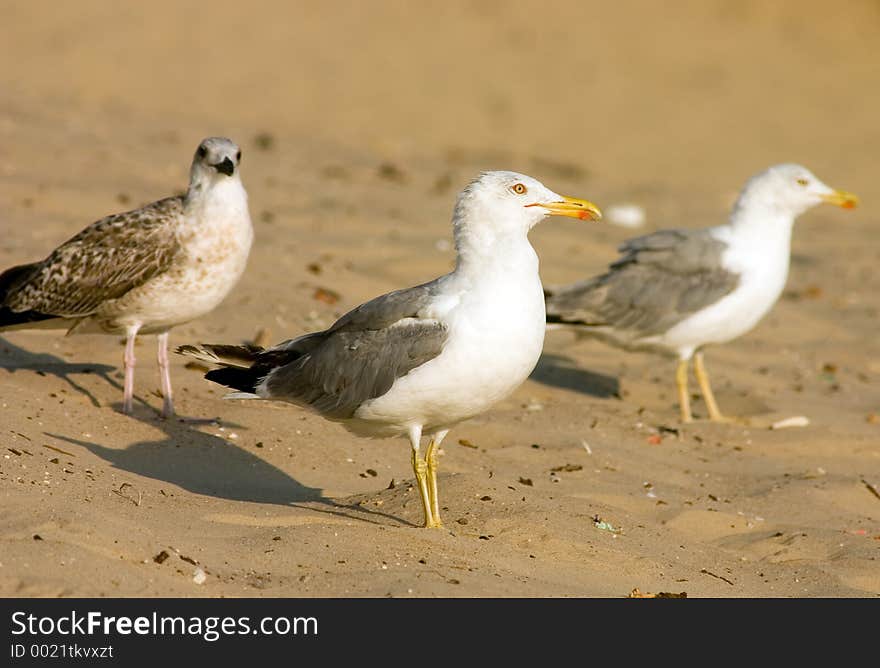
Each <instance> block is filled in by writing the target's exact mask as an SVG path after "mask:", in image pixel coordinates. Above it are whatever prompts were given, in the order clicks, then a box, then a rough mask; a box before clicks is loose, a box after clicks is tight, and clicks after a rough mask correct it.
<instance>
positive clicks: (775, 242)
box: [728, 198, 796, 252]
mask: <svg viewBox="0 0 880 668" xmlns="http://www.w3.org/2000/svg"><path fill="white" fill-rule="evenodd" d="M795 218H796V216H795V214H793V213H792V212H791V211H786V210H783V209H780V208H779V207H777V206H773V205H767V204H765V203H763V202H761V201H755V200H748V199H744V198H740V200H739V201H737V203H736V205H735V206H734V208H733V212H732V213H731V214H730V220H729V222H728V227H729V228H730V231H731V234H732V236H733V237H734V238H736V239H738V240H739V241H741V242H743V243H747V244H758V245H763V246H773V247H777V248H780V249H783V248H784V249H785V251H786V252H788V249H789V247H790V245H791V230H792V227H794V221H795Z"/></svg>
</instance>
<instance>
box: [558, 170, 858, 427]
mask: <svg viewBox="0 0 880 668" xmlns="http://www.w3.org/2000/svg"><path fill="white" fill-rule="evenodd" d="M822 202H829V203H831V204H836V205H838V206H841V207H844V208H852V207H854V206H855V205H856V203H857V202H858V199H857V198H856V197H855V195H852V194H850V193H847V192H843V191H840V190H833V189H831V188H829V187H828V186H826V185H825V184H824V183H822V182H821V181H820V180H819V179H817V178H816V177H815V176H814V175H813V174H812V173H811V172H810V171H809V170H807V169H806V168H804V167H801V166H800V165H793V164H784V165H776V166H775V167H771V168H770V169H768V170H766V171H764V172H761V173H760V174H756V175H755V176H753V177H752V178H751V179H749V181H748V182H747V183H746V185H745V188H743V190H742V192H741V193H740V195H739V199H738V200H737V202H736V204H735V205H734V207H733V212H732V213H731V215H730V219H729V221H728V222H727V224H725V225H719V226H718V227H711V228H708V229H683V230H662V231H660V232H655V233H653V234H649V235H646V236H642V237H638V238H636V239H630V240H629V241H627V242H625V243H624V244H623V245H622V246H621V247H620V249H619V250H620V253H621V257H620V259H618V260H617V261H615V262H614V263H613V264H612V265H611V266H610V268H609V270H608V271H607V272H606V273H604V274H602V275H601V276H597V277H595V278H590V279H587V280H585V281H582V282H580V283H575V284H574V285H569V286H567V287H562V288H558V289H549V290H547V292H546V297H547V322H548V323H549V324H550V326H554V325H565V326H568V327H574V328H577V331H578V332H579V333H583V334H587V335H592V336H595V337H598V338H600V339H603V340H605V341H607V342H609V343H612V344H614V345H617V346H620V347H622V348H624V349H626V350H640V349H647V350H655V351H659V352H663V353H667V354H670V353H671V354H673V355H677V356H678V359H679V362H678V369H677V371H676V374H675V382H676V386H677V388H678V398H679V405H680V408H681V419H682V421H683V422H690V421H691V420H692V419H693V416H692V414H691V407H690V395H689V394H688V362H689V361H690V359H691V358H692V357H693V359H694V372H695V374H696V376H697V382H698V383H699V385H700V391H701V392H702V394H703V398H704V399H705V401H706V408H707V409H708V411H709V418H710V419H711V420H713V421H724V420H726V418H725V416H724V415H723V414H722V413H721V411H720V410H719V409H718V404H717V402H716V401H715V397H714V395H713V394H712V387H711V385H710V384H709V375H708V374H707V373H706V368H705V366H704V364H703V353H702V348H703V347H704V346H706V345H709V344H713V343H725V342H726V341H730V340H732V339H735V338H736V337H738V336H741V335H742V334H745V333H746V332H748V331H749V330H750V329H752V328H753V327H754V326H755V325H756V324H757V323H758V321H760V320H761V318H763V317H764V316H765V315H766V314H767V313H768V312H769V311H770V309H771V308H772V307H773V305H774V304H775V303H776V300H777V299H778V298H779V295H780V294H781V293H782V289H783V287H784V286H785V281H786V277H787V276H788V262H789V255H790V246H791V230H792V226H793V224H794V221H795V218H797V216H799V215H800V214H802V213H804V212H805V211H807V210H808V209H810V208H812V207H814V206H816V205H817V204H821V203H822Z"/></svg>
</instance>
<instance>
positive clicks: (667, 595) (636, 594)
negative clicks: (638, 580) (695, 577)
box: [627, 587, 688, 598]
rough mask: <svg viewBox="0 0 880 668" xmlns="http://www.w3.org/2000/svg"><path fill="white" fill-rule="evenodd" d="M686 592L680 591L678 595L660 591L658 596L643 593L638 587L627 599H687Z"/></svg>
mask: <svg viewBox="0 0 880 668" xmlns="http://www.w3.org/2000/svg"><path fill="white" fill-rule="evenodd" d="M687 597H688V595H687V592H686V591H680V592H678V593H675V592H672V591H658V592H657V593H656V594H652V593H650V592H642V591H640V590H639V588H638V587H636V588H634V589H633V590H632V591H631V592H630V593H629V594H627V598H687Z"/></svg>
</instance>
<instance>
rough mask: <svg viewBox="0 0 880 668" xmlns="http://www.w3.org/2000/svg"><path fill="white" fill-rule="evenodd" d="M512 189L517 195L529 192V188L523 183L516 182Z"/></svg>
mask: <svg viewBox="0 0 880 668" xmlns="http://www.w3.org/2000/svg"><path fill="white" fill-rule="evenodd" d="M510 189H511V190H512V191H513V192H514V193H516V194H517V195H525V194H526V192H528V188H526V187H525V186H524V185H523V184H522V183H516V184H514V185H512V186H511V187H510Z"/></svg>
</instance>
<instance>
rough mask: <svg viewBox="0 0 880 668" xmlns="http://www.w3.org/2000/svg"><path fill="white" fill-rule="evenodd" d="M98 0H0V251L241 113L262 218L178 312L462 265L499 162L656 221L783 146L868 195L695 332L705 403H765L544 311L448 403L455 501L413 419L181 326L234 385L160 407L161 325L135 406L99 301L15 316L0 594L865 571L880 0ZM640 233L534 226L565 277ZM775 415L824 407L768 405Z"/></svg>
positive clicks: (723, 392) (499, 590)
mask: <svg viewBox="0 0 880 668" xmlns="http://www.w3.org/2000/svg"><path fill="white" fill-rule="evenodd" d="M117 4H118V5H119V6H116V5H114V6H112V7H111V6H110V5H109V4H108V3H104V2H77V3H55V4H53V6H52V8H51V10H50V9H48V8H47V7H46V6H44V5H41V4H39V3H32V2H21V1H10V2H4V3H3V4H2V6H0V26H2V27H0V37H2V39H0V62H3V63H4V66H3V67H2V68H0V226H2V232H3V234H2V237H0V267H7V266H10V265H12V264H15V263H20V262H24V261H32V260H36V259H38V258H41V257H43V256H44V255H45V254H46V253H47V252H48V251H49V250H50V249H51V248H53V247H54V246H55V245H57V244H58V243H60V242H62V241H63V240H65V239H67V238H68V237H70V236H71V235H72V234H74V233H75V232H77V231H78V230H79V229H81V228H82V227H84V226H85V225H86V224H88V223H89V222H91V221H93V220H95V219H97V218H99V217H100V216H102V215H105V214H107V213H110V212H113V211H118V210H122V209H125V208H131V207H132V206H135V205H138V204H140V203H144V202H147V201H151V200H153V199H157V198H159V197H162V196H165V195H166V194H169V193H171V192H174V191H178V190H180V189H182V188H183V187H184V186H185V184H186V173H187V169H188V163H189V160H190V156H191V154H192V151H193V149H194V147H195V146H196V144H197V143H198V141H199V140H200V139H201V138H202V137H204V136H207V135H211V134H224V135H228V136H230V137H232V138H234V139H235V140H237V141H238V142H239V143H240V144H241V145H242V146H243V148H244V161H243V176H244V179H245V184H246V186H247V187H248V189H249V192H250V196H251V211H252V215H253V218H254V221H255V227H256V241H255V246H254V249H253V253H252V255H251V260H250V264H249V268H248V271H247V273H246V275H245V277H244V278H243V280H242V281H241V283H240V284H239V286H238V287H237V288H236V290H235V291H234V292H233V293H232V295H231V296H230V297H229V298H228V299H227V300H226V301H225V303H224V304H223V305H222V306H221V307H220V308H218V309H217V310H216V312H214V313H213V314H211V315H210V316H209V317H206V318H203V319H201V320H198V321H196V322H192V323H190V324H187V325H184V326H182V327H179V328H178V329H176V330H174V332H173V333H172V343H174V344H180V343H184V342H196V341H225V342H235V341H241V340H245V339H250V338H252V337H253V336H254V335H255V332H257V331H258V330H259V329H261V328H265V329H268V330H270V332H271V337H272V339H273V340H280V339H281V338H287V337H291V336H294V335H297V334H300V333H302V332H305V331H309V330H312V329H315V328H318V327H322V326H324V325H327V324H329V323H330V322H332V321H333V319H334V318H335V317H337V316H338V315H339V314H341V313H343V312H344V311H345V310H347V309H348V308H350V307H352V306H354V305H356V304H358V303H360V302H361V301H362V300H364V299H367V298H369V297H371V296H374V295H376V294H379V293H382V292H385V291H387V290H390V289H394V288H397V287H402V286H406V285H413V284H415V283H418V282H421V281H424V280H427V279H430V278H432V277H434V276H436V275H438V274H440V273H442V272H444V271H446V270H448V269H449V268H450V266H451V263H452V261H453V252H452V251H451V250H450V248H449V244H448V242H449V240H450V228H449V222H448V221H449V216H450V211H451V206H452V202H453V198H454V196H455V193H456V191H457V189H458V188H460V187H461V186H463V185H464V184H465V183H466V182H467V181H468V180H469V179H470V178H471V177H472V176H473V175H475V174H476V173H477V172H478V171H479V170H482V169H487V168H496V169H497V168H508V169H516V170H519V171H524V172H526V173H529V174H531V175H534V176H536V177H537V178H539V179H541V180H543V181H544V182H545V183H547V184H548V185H549V186H550V187H552V188H554V189H556V190H558V191H560V192H564V193H566V194H571V195H575V196H581V197H588V198H590V199H592V200H594V201H596V202H598V203H599V204H600V205H602V206H609V205H611V204H614V203H618V202H628V201H631V202H636V203H638V204H640V205H642V206H644V207H645V208H646V210H647V213H648V224H647V226H646V228H644V229H645V230H652V229H656V228H658V227H666V226H698V225H700V226H702V225H709V224H714V223H716V222H718V221H721V220H723V218H724V216H725V215H726V210H727V207H728V206H729V205H730V203H731V201H732V198H733V196H734V195H735V193H736V191H737V190H738V189H739V187H740V185H741V184H742V183H743V182H744V180H745V179H746V178H747V177H748V176H750V175H751V174H752V173H754V172H755V171H758V170H759V169H763V168H764V167H766V166H768V165H770V164H773V163H777V162H783V161H789V160H794V161H799V162H802V163H804V164H806V165H808V166H810V167H811V168H812V169H813V170H814V171H815V172H816V173H817V174H818V175H819V176H820V178H823V179H825V180H826V181H828V182H829V183H831V184H832V185H835V186H837V187H841V188H846V189H848V190H852V191H855V192H857V193H859V194H860V195H862V197H863V201H864V206H863V207H862V208H860V209H857V210H856V211H854V212H845V211H840V210H837V209H831V208H822V209H817V210H815V211H813V212H810V213H809V214H807V215H805V216H803V218H802V220H801V221H800V222H799V223H798V225H797V228H796V230H795V235H794V245H793V263H792V270H791V275H790V278H789V283H788V288H787V292H786V294H785V296H784V298H783V299H781V300H780V302H779V304H778V305H777V306H776V308H775V310H774V311H773V312H772V314H771V315H770V316H769V317H767V318H766V319H765V320H764V321H763V322H762V323H761V324H760V325H759V326H758V327H757V328H756V329H755V330H754V331H753V332H751V333H750V334H748V335H747V336H745V337H743V338H742V339H740V340H738V341H736V342H733V343H731V344H729V345H726V346H724V347H720V348H717V349H714V350H710V351H709V354H708V357H707V360H708V364H709V369H710V371H712V372H713V375H714V378H715V381H716V384H717V387H718V391H719V399H720V401H721V402H722V408H724V409H726V410H727V411H729V412H734V413H742V414H746V415H749V416H750V417H751V418H752V419H753V420H754V421H755V422H756V423H757V425H758V426H751V427H741V426H739V427H738V426H716V425H711V424H705V423H697V424H694V425H688V426H681V425H679V424H678V423H677V408H676V406H675V398H674V388H673V385H672V372H673V364H672V362H671V361H669V360H665V359H661V358H657V357H652V356H649V355H627V354H624V353H622V352H619V351H617V350H613V349H611V348H608V347H605V346H603V345H602V344H600V343H594V342H589V341H578V340H576V339H575V337H574V336H572V335H571V334H567V333H558V332H552V333H549V334H548V336H547V341H546V351H545V355H544V357H543V358H542V360H541V362H540V364H539V366H538V368H537V370H536V371H535V373H534V374H533V376H532V378H531V379H530V380H529V381H528V382H526V383H525V384H524V385H523V386H522V387H521V388H520V389H519V390H518V391H517V392H516V393H515V394H514V395H513V396H512V397H510V398H509V399H508V400H506V401H504V402H502V403H501V404H500V405H498V406H497V407H496V408H495V409H494V410H492V411H491V412H490V413H487V414H485V415H484V416H482V417H480V418H479V419H475V420H472V421H470V422H468V423H465V424H463V425H461V426H460V427H458V428H457V429H455V430H454V431H453V432H452V433H451V435H450V437H449V438H448V439H447V441H446V443H445V446H444V450H445V453H444V456H443V458H442V467H443V469H442V470H443V472H442V475H441V480H440V485H441V487H440V489H441V501H442V505H443V507H444V517H445V520H446V525H447V530H444V531H425V530H421V529H418V528H415V526H414V523H415V522H417V521H418V520H419V518H420V517H421V509H420V505H419V501H418V498H417V495H416V493H415V492H414V490H413V489H412V487H411V476H412V474H411V469H410V465H409V449H408V445H407V443H406V442H405V441H404V440H385V441H368V440H360V439H357V438H356V437H354V436H351V435H349V434H348V433H346V432H345V431H344V430H343V429H342V428H341V427H338V426H337V425H333V424H330V423H327V422H324V421H322V420H321V419H320V418H318V417H316V416H314V415H311V414H309V413H307V412H305V411H302V410H299V409H297V408H295V407H291V406H283V405H276V404H269V403H262V404H256V403H245V402H237V401H232V402H223V401H221V400H220V397H221V396H222V394H223V390H222V389H221V388H218V387H216V386H212V385H211V384H210V383H208V382H206V381H204V380H203V379H202V377H201V375H200V374H199V373H197V372H196V371H193V370H189V369H187V368H185V366H184V364H185V360H184V359H182V358H179V357H177V358H175V359H174V360H173V368H172V376H173V381H174V383H175V387H176V390H177V395H176V398H177V406H178V409H179V410H180V412H181V413H182V414H183V415H185V416H188V417H192V418H216V421H215V422H213V423H207V424H194V423H184V422H180V421H168V422H166V421H163V420H161V419H159V418H158V417H157V410H158V408H159V407H160V405H161V400H160V399H159V398H157V396H156V394H155V388H157V387H158V376H157V372H156V368H155V363H154V356H155V349H154V346H155V339H153V338H152V337H147V338H145V339H144V340H142V341H141V342H140V345H139V347H138V356H139V358H140V359H139V367H138V373H137V376H136V394H137V397H138V398H139V401H138V402H137V405H136V410H135V415H134V417H133V418H132V417H126V416H123V415H121V414H120V412H119V408H120V403H121V397H122V392H121V388H120V382H121V381H120V379H121V369H120V366H121V357H122V347H121V345H120V342H119V341H118V340H117V339H116V338H112V337H99V336H79V337H69V338H64V337H62V336H61V335H59V334H56V333H47V332H15V333H9V334H5V335H3V336H2V338H0V411H2V412H0V416H2V418H0V420H2V428H0V455H2V456H0V500H2V501H0V504H2V506H0V507H2V519H0V594H3V595H7V596H386V595H392V596H407V595H412V596H615V597H616V596H624V595H626V594H627V593H629V592H630V591H631V590H632V589H633V588H635V587H638V588H639V589H640V590H641V591H643V592H661V591H664V592H680V591H686V592H687V594H688V595H689V596H752V597H755V596H877V595H878V594H880V562H878V557H880V498H878V497H877V496H876V494H873V493H872V492H871V490H870V488H869V487H870V486H871V485H873V486H874V487H875V489H876V487H878V486H880V424H878V423H877V421H878V420H877V418H871V417H870V416H872V415H876V414H877V413H878V412H880V342H878V338H877V331H878V309H880V297H878V295H880V276H878V274H877V272H876V267H877V265H878V260H880V246H878V244H877V242H876V237H877V233H876V230H877V225H878V222H880V221H878V215H880V209H878V205H877V201H878V197H877V188H876V185H875V183H876V179H877V174H878V171H877V155H878V154H880V133H878V129H877V128H878V124H877V119H878V118H880V46H878V43H877V39H876V35H877V34H878V30H880V9H878V6H877V3H876V2H868V1H864V2H860V1H857V0H852V1H850V2H846V3H842V4H839V5H835V9H834V11H833V12H829V11H828V5H827V3H824V2H804V1H800V2H780V3H764V2H757V1H754V2H746V1H742V2H722V1H720V0H719V1H716V2H703V1H701V2H674V3H647V2H638V3H635V2H617V3H604V2H559V3H555V2H549V3H548V2H535V3H531V2H516V3H509V2H489V1H486V0H480V1H479V2H477V1H474V2H445V3H442V4H441V3H431V6H429V5H428V3H391V2H386V3H359V4H357V5H355V3H327V2H297V3H283V2H276V3H262V2H250V3H244V4H241V3H236V4H232V3H223V2H215V3H211V4H210V6H206V5H205V4H204V3H191V4H190V3H186V4H183V5H181V4H180V3H176V2H170V1H167V0H162V1H153V2H150V3H139V4H135V3H125V5H123V3H117ZM631 234H633V232H632V231H631V230H624V229H621V228H616V227H613V226H608V225H586V224H577V223H575V222H573V221H569V220H567V219H549V220H548V221H547V222H546V223H545V224H543V225H542V226H540V227H539V228H537V229H535V230H534V232H533V233H532V241H533V243H534V245H535V246H536V248H537V249H538V251H539V254H540V255H541V258H542V275H543V278H544V280H545V281H546V282H548V283H562V282H567V281H571V280H575V279H579V278H582V277H585V276H587V275H589V274H593V273H595V272H598V271H600V270H602V269H603V267H604V266H605V265H606V264H607V262H608V261H610V260H611V259H612V258H613V257H614V248H615V246H616V245H617V244H618V243H619V242H620V241H622V240H623V239H624V238H626V237H627V236H630V235H631ZM318 288H322V289H325V290H328V291H332V293H336V294H338V295H339V299H338V301H337V302H336V303H327V300H323V301H322V300H320V299H316V298H315V293H316V290H317V289H318ZM329 301H332V299H331V300H329ZM696 409H697V410H698V411H702V404H701V403H699V402H698V403H697V404H696ZM793 415H806V416H808V417H809V419H810V421H811V423H810V426H808V427H805V428H792V429H786V430H778V431H770V430H768V429H766V428H765V427H764V426H761V425H765V424H767V423H768V422H770V421H772V420H774V419H779V418H783V417H788V416H793ZM872 419H873V421H872ZM658 437H659V438H658ZM460 439H463V440H464V442H465V443H469V444H470V446H467V445H462V444H460ZM471 446H474V447H471ZM560 467H563V468H562V469H561V470H555V469H560ZM392 481H394V485H393V487H392V486H391V484H390V483H391V482H392ZM596 516H598V517H599V518H600V519H601V520H602V521H604V522H606V523H608V524H610V525H612V526H613V527H615V528H617V529H619V532H618V533H613V532H611V531H607V530H604V529H602V528H599V527H597V526H596V523H595V522H594V519H593V518H594V517H596ZM163 551H164V552H166V553H167V554H168V555H170V556H168V558H167V559H165V560H164V561H163V562H162V563H157V562H156V560H155V559H154V557H156V556H157V555H159V554H161V553H162V552H163ZM196 565H198V567H200V568H202V569H203V570H204V571H205V572H206V573H207V578H206V580H205V582H204V583H203V584H196V583H195V582H194V581H193V572H194V570H195V569H196V567H197V566H196Z"/></svg>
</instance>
